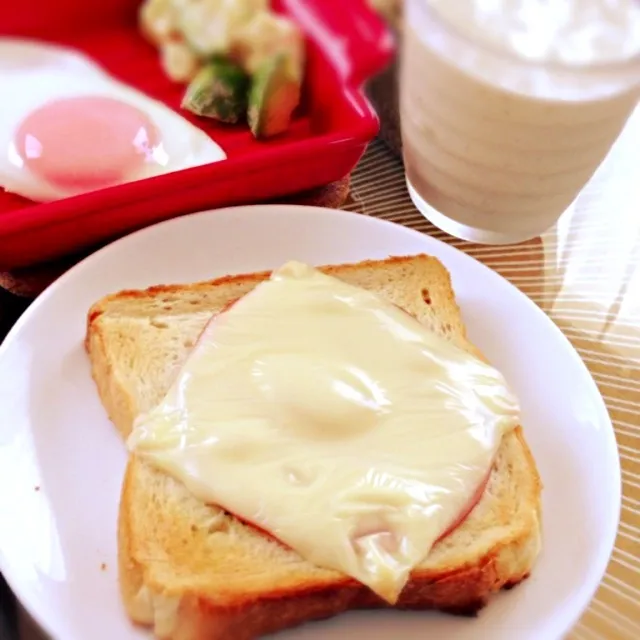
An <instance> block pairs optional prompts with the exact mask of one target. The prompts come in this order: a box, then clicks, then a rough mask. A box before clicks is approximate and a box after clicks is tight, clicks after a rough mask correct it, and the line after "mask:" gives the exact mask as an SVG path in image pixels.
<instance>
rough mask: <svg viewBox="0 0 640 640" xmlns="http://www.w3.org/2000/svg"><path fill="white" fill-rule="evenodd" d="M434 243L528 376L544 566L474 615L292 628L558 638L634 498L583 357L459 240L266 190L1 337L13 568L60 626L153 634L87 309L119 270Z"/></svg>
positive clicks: (43, 300)
mask: <svg viewBox="0 0 640 640" xmlns="http://www.w3.org/2000/svg"><path fill="white" fill-rule="evenodd" d="M419 252H427V253H431V254H433V255H436V256H438V257H439V258H440V259H441V260H442V261H443V262H444V263H445V265H446V266H447V267H448V268H449V270H450V271H451V274H452V277H453V283H454V288H455V290H456V293H457V296H458V300H459V302H460V305H461V307H462V311H463V314H464V318H465V321H466V323H467V326H468V329H469V333H470V336H471V338H472V339H473V340H474V341H475V342H476V344H478V345H479V347H480V348H481V349H482V351H483V352H484V353H485V354H486V355H487V356H488V357H489V358H490V360H491V361H492V362H493V363H494V364H495V365H496V366H497V367H499V368H500V369H501V370H502V371H503V372H504V373H505V375H506V376H507V378H508V380H509V381H510V382H511V384H512V385H513V387H514V389H515V391H516V392H517V393H518V394H519V396H520V398H521V402H522V407H523V414H524V415H523V423H524V426H525V429H526V435H527V439H528V441H529V443H530V444H531V447H532V449H533V453H534V455H535V457H536V459H537V461H538V464H539V468H540V472H541V475H542V478H543V481H544V484H545V491H544V506H543V508H544V518H543V521H544V550H543V553H542V556H541V557H540V560H539V563H538V565H537V567H536V569H535V572H534V574H533V576H532V577H531V578H530V579H529V580H528V581H526V582H525V583H524V584H522V585H521V586H519V587H518V588H517V589H514V590H512V591H510V592H508V593H504V594H500V595H499V596H498V597H497V598H496V600H495V601H493V602H492V603H491V604H490V605H489V606H488V607H487V608H486V609H485V610H484V611H483V612H482V613H481V614H480V616H479V617H478V618H477V619H461V618H454V617H447V616H444V615H438V614H428V613H427V614H413V613H389V612H377V613H368V612H361V613H354V614H348V615H345V616H342V617H339V618H336V619H335V620H333V621H329V622H326V623H315V624H310V625H307V626H306V627H302V628H299V629H296V630H293V631H291V632H287V633H284V634H282V635H281V636H279V637H281V638H282V640H294V639H295V640H321V639H324V638H327V637H331V638H345V639H347V638H348V639H349V640H356V639H360V638H361V639H363V640H364V639H366V640H376V639H385V640H390V639H394V638H403V640H412V639H416V640H418V639H420V640H422V639H423V638H425V637H431V638H448V639H454V640H463V639H465V640H466V639H471V638H473V639H474V640H477V639H481V638H487V639H489V638H490V639H491V640H502V639H505V640H506V639H509V640H512V639H513V638H517V639H518V640H528V639H530V640H540V639H542V638H543V639H544V640H553V639H554V638H559V637H561V636H562V635H563V634H564V633H566V632H567V631H568V630H569V629H570V627H571V626H572V624H573V623H574V622H575V621H576V620H577V618H578V616H579V615H580V613H581V611H582V610H583V609H584V608H585V607H586V606H587V604H588V602H589V600H590V598H591V597H592V595H593V593H594V591H595V589H596V587H597V585H598V583H599V581H600V579H601V577H602V574H603V572H604V571H605V567H606V564H607V561H608V558H609V554H610V552H611V549H612V546H613V543H614V537H615V532H616V528H617V523H618V516H619V510H620V471H619V464H618V455H617V450H616V444H615V438H614V434H613V429H612V426H611V423H610V421H609V418H608V415H607V412H606V409H605V406H604V404H603V401H602V399H601V397H600V395H599V393H598V391H597V389H596V386H595V384H594V383H593V381H592V379H591V377H590V375H589V373H588V372H587V369H586V368H585V366H584V365H583V363H582V362H581V360H580V358H579V357H578V355H577V354H576V352H575V351H574V350H573V348H572V347H571V346H570V344H569V342H568V341H567V340H566V339H565V338H564V337H563V336H562V334H561V333H560V331H559V330H558V329H557V328H556V327H555V326H554V325H553V323H552V322H551V321H550V320H549V319H548V318H547V317H546V316H545V315H544V314H543V313H542V311H540V310H539V309H538V308H537V307H536V306H535V305H534V304H533V303H532V302H531V301H530V300H529V299H528V298H526V297H525V296H524V295H523V294H522V293H520V292H519V291H518V290H517V289H515V288H514V287H513V286H511V285H510V284H509V283H507V282H506V281H505V280H503V279H502V278H500V277H499V276H498V275H496V274H495V273H493V272H492V271H491V270H489V269H488V268H486V267H484V266H482V265H481V264H479V263H478V262H476V261H475V260H473V259H472V258H470V257H468V256H466V255H464V254H463V253H461V252H459V251H457V250H455V249H453V248H451V247H449V246H447V245H445V244H443V243H440V242H438V241H436V240H434V239H432V238H429V237H427V236H425V235H422V234H420V233H417V232H415V231H411V230H409V229H406V228H403V227H400V226H397V225H393V224H391V223H387V222H383V221H380V220H376V219H372V218H368V217H365V216H361V215H357V214H351V213H345V212H337V211H330V210H322V209H311V208H302V207H268V206H254V207H242V208H236V209H227V210H221V211H215V212H211V213H205V214H199V215H195V216H189V217H184V218H179V219H177V220H173V221H171V222H167V223H163V224H160V225H157V226H155V227H152V228H150V229H146V230H144V231H141V232H139V233H136V234H133V235H131V236H129V237H127V238H125V239H123V240H120V241H118V242H116V243H114V244H112V245H110V246H109V247H107V248H105V249H103V250H101V251H99V252H98V253H96V254H94V255H92V256H91V257H89V258H88V259H86V260H85V261H84V262H82V263H80V264H79V265H78V266H76V267H75V268H73V269H71V271H69V272H68V273H67V274H66V275H65V276H63V277H62V278H61V279H60V280H59V281H58V282H56V283H55V284H54V285H53V286H51V287H50V288H49V289H48V290H47V292H46V293H44V294H43V295H42V296H41V297H40V298H39V299H38V300H37V301H36V302H35V303H34V304H33V305H32V306H31V307H30V309H29V310H28V311H27V313H25V315H24V316H23V317H22V318H21V320H20V321H19V322H18V323H17V325H16V326H15V328H14V329H13V331H12V332H11V334H10V335H9V337H8V338H7V340H6V342H5V343H4V345H3V346H2V348H1V349H0V421H1V423H0V424H1V428H0V569H1V570H2V572H3V573H4V575H5V576H6V578H7V580H8V582H9V583H10V585H11V586H12V587H13V589H14V590H15V592H16V593H17V595H18V597H19V598H20V600H21V601H22V602H23V604H24V605H25V607H26V608H27V609H28V611H29V612H30V613H31V614H32V615H33V616H34V617H35V618H36V620H37V621H38V622H39V623H40V624H41V625H42V626H43V627H44V628H45V629H46V630H47V631H48V632H49V634H50V635H52V636H53V637H54V638H56V639H60V640H87V639H88V638H91V640H114V639H116V638H117V639H118V640H133V639H138V638H148V637H149V634H147V633H146V632H144V631H142V630H139V629H134V628H133V627H132V626H131V625H130V624H129V622H128V620H127V618H126V616H125V614H124V611H123V608H122V606H121V603H120V598H119V595H118V589H117V567H116V514H117V505H118V498H119V491H120V482H121V479H122V475H123V470H124V465H125V451H124V447H123V444H122V442H121V441H120V439H119V437H118V435H117V434H116V432H115V429H114V428H113V427H112V426H111V424H110V423H109V421H108V419H107V417H106V415H105V412H104V411H103V409H102V406H101V405H100V402H99V400H98V397H97V395H96V391H95V388H94V385H93V382H92V380H91V377H90V375H89V364H88V361H87V357H86V355H85V352H84V350H83V345H82V340H83V336H84V330H85V315H86V312H87V309H88V308H89V306H90V305H91V303H92V302H94V301H95V300H96V299H98V298H99V297H101V296H103V295H105V294H107V293H110V292H113V291H117V290H120V289H123V288H131V287H144V286H147V285H151V284H155V283H174V282H185V283H186V282H191V281H194V280H200V279H207V278H211V277H213V276H220V275H223V274H228V273H237V272H247V271H254V270H256V269H267V268H273V267H276V266H278V265H280V264H281V263H282V262H284V261H286V260H288V259H299V260H304V261H307V262H309V263H312V264H314V263H315V264H326V263H341V262H349V261H358V260H362V259H364V258H384V257H387V256H389V255H403V254H411V253H419Z"/></svg>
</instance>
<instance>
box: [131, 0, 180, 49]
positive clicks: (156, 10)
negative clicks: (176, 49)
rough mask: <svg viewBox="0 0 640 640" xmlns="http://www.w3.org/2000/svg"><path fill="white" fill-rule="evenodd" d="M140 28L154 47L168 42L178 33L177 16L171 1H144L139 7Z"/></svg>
mask: <svg viewBox="0 0 640 640" xmlns="http://www.w3.org/2000/svg"><path fill="white" fill-rule="evenodd" d="M139 20H140V28H141V30H142V33H143V34H144V36H145V37H146V38H147V39H148V40H149V41H150V42H153V43H154V44H156V45H160V44H162V43H163V42H167V41H168V40H170V39H171V38H172V37H174V35H175V34H176V32H177V31H178V14H177V13H176V11H175V9H174V5H173V0H145V1H144V2H143V3H142V5H141V6H140V13H139Z"/></svg>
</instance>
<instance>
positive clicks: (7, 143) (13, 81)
mask: <svg viewBox="0 0 640 640" xmlns="http://www.w3.org/2000/svg"><path fill="white" fill-rule="evenodd" d="M0 86H2V90H3V95H4V98H3V101H2V105H1V106H0V186H1V187H3V188H4V189H5V190H6V191H9V192H12V193H16V194H19V195H21V196H23V197H25V198H29V199H30V200H34V201H37V202H47V201H51V200H57V199H60V198H66V197H69V196H74V195H79V194H81V193H86V192H88V191H94V190H96V189H102V188H105V187H110V186H114V185H117V184H122V183H125V182H131V181H134V180H140V179H143V178H149V177H152V176H158V175H162V174H165V173H169V172H174V171H180V170H182V169H187V168H190V167H195V166H199V165H204V164H209V163H212V162H217V161H220V160H224V159H225V158H226V155H225V153H224V151H223V150H222V149H221V148H220V147H219V146H218V145H217V144H216V143H215V142H214V141H213V140H212V139H211V138H209V136H207V134H205V133H204V132H203V131H201V130H200V129H198V128H197V127H195V126H194V125H192V124H191V123H190V122H188V121H187V120H185V119H184V118H183V117H181V116H180V115H179V114H177V113H176V112H174V111H172V110H171V109H169V108H168V107H166V106H165V105H164V104H162V103H161V102H158V101H157V100H154V99H152V98H150V97H148V96H146V95H144V94H143V93H141V92H139V91H137V90H136V89H134V88H132V87H130V86H128V85H126V84H124V83H122V82H120V81H118V80H116V79H115V78H113V77H112V76H110V75H108V74H107V73H106V72H105V71H104V70H103V69H101V68H100V67H99V66H98V65H97V64H96V63H95V62H93V61H92V60H90V59H89V58H87V57H86V56H84V55H83V54H81V53H78V52H77V51H74V50H72V49H67V48H64V47H59V46H57V45H49V44H45V43H40V42H37V41H32V40H22V39H15V38H0Z"/></svg>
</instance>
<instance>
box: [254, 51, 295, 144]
mask: <svg viewBox="0 0 640 640" xmlns="http://www.w3.org/2000/svg"><path fill="white" fill-rule="evenodd" d="M301 77H302V74H301V73H300V70H299V69H298V65H297V64H296V61H295V59H294V58H293V57H292V56H291V55H289V54H288V53H286V52H281V53H278V54H275V55H274V56H272V57H270V58H267V59H266V60H265V61H264V62H263V63H262V64H261V65H260V66H259V67H258V69H257V70H256V72H255V73H254V75H253V78H252V81H251V90H250V92H249V109H248V114H247V116H248V121H249V126H250V127H251V131H252V133H253V135H254V136H255V137H256V138H269V137H271V136H275V135H278V134H279V133H283V132H284V131H286V130H287V129H288V127H289V122H290V121H291V114H292V113H293V111H294V109H295V108H296V106H297V105H298V103H299V102H300V92H301V85H302V81H301Z"/></svg>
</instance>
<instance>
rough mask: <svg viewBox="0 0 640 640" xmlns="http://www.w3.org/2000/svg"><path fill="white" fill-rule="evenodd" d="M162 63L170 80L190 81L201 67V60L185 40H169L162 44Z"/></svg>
mask: <svg viewBox="0 0 640 640" xmlns="http://www.w3.org/2000/svg"><path fill="white" fill-rule="evenodd" d="M160 63H161V64H162V69H163V71H164V72H165V74H166V75H167V77H168V78H169V79H170V80H173V81H174V82H190V81H191V80H193V78H194V77H195V76H196V74H197V73H198V70H199V69H200V64H201V63H200V60H199V59H198V57H197V56H196V55H195V53H193V51H192V50H191V49H190V48H189V46H188V45H187V44H186V43H185V42H180V41H179V40H169V41H167V42H164V43H163V44H161V45H160Z"/></svg>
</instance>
